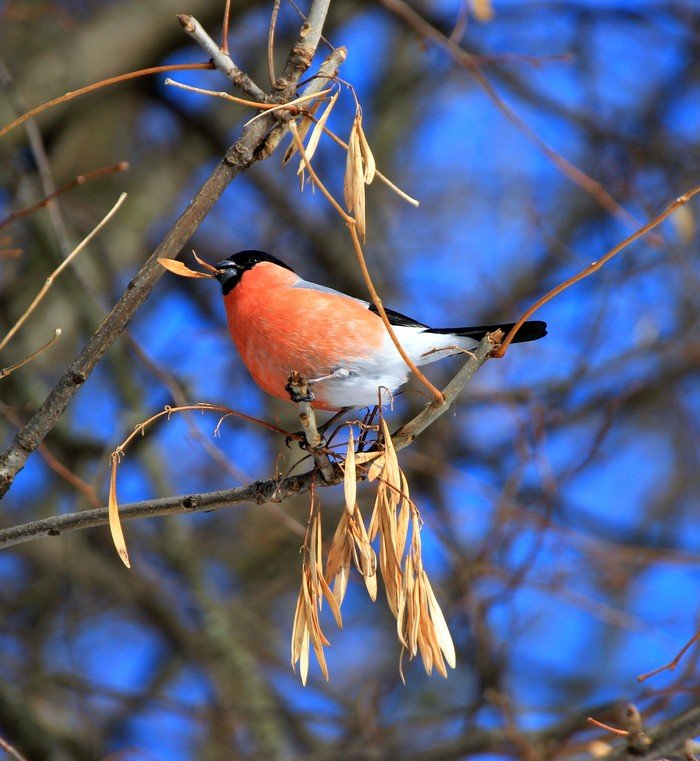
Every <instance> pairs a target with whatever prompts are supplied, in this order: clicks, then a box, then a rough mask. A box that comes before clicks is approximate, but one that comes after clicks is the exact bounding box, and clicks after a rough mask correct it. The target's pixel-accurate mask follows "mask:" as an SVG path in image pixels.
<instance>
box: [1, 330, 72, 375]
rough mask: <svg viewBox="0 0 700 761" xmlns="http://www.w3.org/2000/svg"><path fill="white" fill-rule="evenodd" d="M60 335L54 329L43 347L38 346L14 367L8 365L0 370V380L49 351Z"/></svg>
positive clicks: (59, 331)
mask: <svg viewBox="0 0 700 761" xmlns="http://www.w3.org/2000/svg"><path fill="white" fill-rule="evenodd" d="M60 335H61V328H56V330H54V332H53V336H52V337H51V338H50V339H49V340H48V341H47V342H46V343H45V344H44V345H43V346H40V347H39V348H38V349H37V350H36V351H34V352H32V353H31V354H30V355H29V356H28V357H25V358H24V359H21V360H20V361H19V362H15V364H14V365H10V366H9V367H3V368H2V369H0V380H2V379H3V378H7V376H8V375H12V373H13V372H14V371H15V370H19V368H20V367H24V365H26V364H27V363H28V362H31V361H32V360H33V359H36V358H37V357H38V356H39V355H40V354H43V353H44V352H45V351H46V350H47V349H49V348H50V347H51V346H53V345H54V344H55V343H56V341H58V337H59V336H60Z"/></svg>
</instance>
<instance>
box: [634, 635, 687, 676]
mask: <svg viewBox="0 0 700 761" xmlns="http://www.w3.org/2000/svg"><path fill="white" fill-rule="evenodd" d="M697 642H700V632H696V633H695V634H693V636H692V637H691V638H690V639H689V640H688V641H687V642H686V643H685V645H683V647H682V648H681V650H680V652H679V653H678V655H676V657H675V658H673V660H671V661H669V662H668V663H665V664H664V665H663V666H659V668H657V669H654V670H653V671H648V672H647V673H646V674H640V675H639V676H638V677H637V681H638V682H644V681H646V680H647V679H649V677H652V676H656V675H657V674H660V673H661V672H662V671H675V669H676V666H678V664H679V663H680V660H681V658H682V657H683V656H684V655H685V654H686V652H687V651H688V650H689V649H690V648H691V647H692V646H693V645H694V644H696V643H697Z"/></svg>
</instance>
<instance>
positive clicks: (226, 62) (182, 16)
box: [177, 13, 268, 101]
mask: <svg viewBox="0 0 700 761" xmlns="http://www.w3.org/2000/svg"><path fill="white" fill-rule="evenodd" d="M177 20H178V21H179V22H180V23H181V24H182V28H183V29H184V30H185V32H187V34H189V35H190V37H192V39H194V41H195V42H196V43H197V44H198V45H199V46H200V47H201V48H202V49H203V50H204V51H205V52H206V53H207V54H208V55H209V56H210V57H211V60H212V61H213V63H214V66H216V68H217V69H218V70H219V71H220V72H221V73H222V74H223V75H224V76H226V77H228V78H229V79H230V80H231V82H233V84H234V85H236V87H238V88H239V90H242V91H243V92H244V93H246V95H250V97H251V98H253V99H254V100H260V101H266V100H268V97H267V95H266V94H265V92H263V90H261V89H260V88H259V87H258V86H257V85H256V84H255V82H253V80H252V79H251V78H250V77H249V76H248V75H247V74H246V73H245V72H244V71H242V70H241V69H239V68H238V66H237V65H236V64H235V63H234V61H233V59H232V58H231V56H230V55H229V54H228V52H226V51H225V50H222V49H221V48H220V47H219V46H218V45H217V44H216V43H215V42H214V40H212V38H211V37H210V36H209V35H208V34H207V32H205V31H204V27H203V26H202V25H201V24H200V23H199V21H197V19H196V18H195V17H194V16H189V15H187V14H186V13H178V15H177Z"/></svg>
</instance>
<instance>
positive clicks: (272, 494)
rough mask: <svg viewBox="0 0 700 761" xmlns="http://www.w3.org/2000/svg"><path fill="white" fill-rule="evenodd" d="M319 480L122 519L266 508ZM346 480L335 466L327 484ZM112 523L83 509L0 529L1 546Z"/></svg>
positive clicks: (197, 498)
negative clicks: (241, 507) (239, 507)
mask: <svg viewBox="0 0 700 761" xmlns="http://www.w3.org/2000/svg"><path fill="white" fill-rule="evenodd" d="M315 478H317V473H316V471H315V470H313V471H309V472H308V473H302V474H301V475H298V476H289V477H288V478H284V479H282V480H280V481H277V480H274V479H271V480H269V481H256V482H254V483H252V484H248V485H247V486H238V487H236V488H235V489H225V490H223V491H214V492H208V493H206V494H181V495H179V496H175V497H164V498H162V499H153V500H146V501H143V502H132V503H127V504H125V505H120V506H119V517H120V518H121V520H123V521H128V520H132V519H134V518H154V517H156V516H159V515H175V514H179V513H202V512H210V511H213V510H221V509H223V508H225V507H232V506H233V505H243V504H257V505H264V504H265V503H267V502H281V501H282V500H284V499H286V498H287V497H291V496H294V495H295V494H303V493H304V492H307V491H308V490H309V488H310V486H311V483H312V482H313V480H314V479H315ZM342 480H343V474H342V473H341V471H340V469H339V468H337V467H334V472H333V477H332V479H331V480H330V481H327V482H326V485H328V486H331V485H333V484H337V483H339V482H340V481H342ZM107 522H108V515H107V508H106V507H99V508H97V509H96V510H82V511H80V512H77V513H67V514H64V515H55V516H53V517H51V518H44V519H43V520H40V521H33V522H32V523H25V524H23V525H22V526H12V527H11V528H6V529H2V530H0V547H11V546H12V545H14V544H22V543H23V542H27V541H29V540H30V539H35V538H36V537H38V536H58V535H59V534H62V533H63V532H64V531H73V530H76V529H83V528H92V527H93V526H103V525H105V524H106V523H107Z"/></svg>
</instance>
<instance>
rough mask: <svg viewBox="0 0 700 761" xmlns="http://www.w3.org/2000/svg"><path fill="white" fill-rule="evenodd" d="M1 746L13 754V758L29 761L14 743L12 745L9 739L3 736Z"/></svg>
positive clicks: (18, 760) (0, 738)
mask: <svg viewBox="0 0 700 761" xmlns="http://www.w3.org/2000/svg"><path fill="white" fill-rule="evenodd" d="M0 748H2V749H3V750H4V751H5V753H7V754H8V755H10V756H12V758H14V759H15V761H27V758H26V757H25V756H23V755H22V754H21V753H20V752H19V751H18V750H17V748H15V746H14V745H10V743H9V742H7V740H5V739H4V738H3V737H0Z"/></svg>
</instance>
